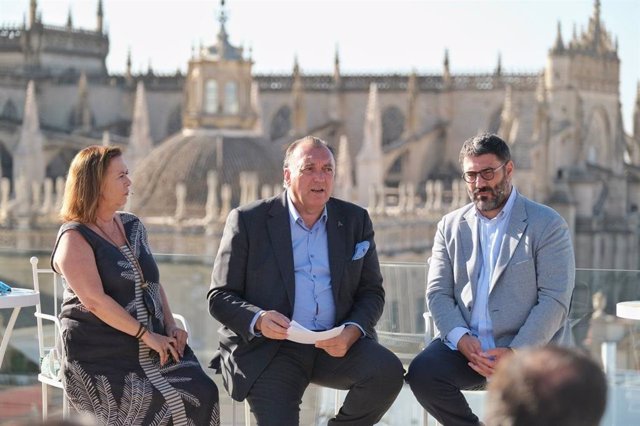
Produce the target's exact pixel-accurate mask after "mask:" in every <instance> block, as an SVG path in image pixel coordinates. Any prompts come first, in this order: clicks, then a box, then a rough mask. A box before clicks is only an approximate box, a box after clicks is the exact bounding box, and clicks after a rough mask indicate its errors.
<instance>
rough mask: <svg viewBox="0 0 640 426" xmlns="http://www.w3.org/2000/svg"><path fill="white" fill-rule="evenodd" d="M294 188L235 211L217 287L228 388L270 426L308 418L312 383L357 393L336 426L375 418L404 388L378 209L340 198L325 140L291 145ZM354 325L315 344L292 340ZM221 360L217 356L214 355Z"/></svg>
mask: <svg viewBox="0 0 640 426" xmlns="http://www.w3.org/2000/svg"><path fill="white" fill-rule="evenodd" d="M283 171H284V184H285V188H286V190H285V192H284V193H283V194H282V195H280V196H276V197H273V198H270V199H267V200H260V201H257V202H255V203H252V204H249V205H247V206H243V207H240V208H238V209H235V210H233V211H232V212H231V213H230V214H229V217H228V218H227V223H226V226H225V229H224V233H223V236H222V240H221V242H220V248H219V251H218V255H217V257H216V260H215V264H214V267H213V276H212V284H211V289H210V290H209V293H208V299H209V312H210V313H211V315H213V316H214V317H215V318H216V319H217V320H218V321H220V323H222V327H221V328H220V330H219V333H220V358H219V361H221V368H222V377H223V381H224V385H225V387H226V388H227V391H228V392H229V393H230V395H231V396H232V398H234V399H236V400H242V399H244V398H246V399H247V400H248V402H249V405H250V406H251V410H252V412H253V414H254V416H255V417H256V419H257V421H258V424H259V425H274V426H288V425H297V424H298V423H299V416H300V414H299V411H300V408H299V405H300V403H301V400H302V396H303V394H304V391H305V389H306V388H307V386H308V385H309V383H317V384H319V385H321V386H327V387H332V388H337V389H345V390H346V389H348V390H349V393H348V394H347V396H346V399H345V402H344V404H343V406H342V408H341V409H340V412H339V413H338V414H337V415H336V417H335V418H333V419H331V420H330V421H329V424H332V425H338V424H340V425H372V424H374V423H376V422H378V421H379V420H380V418H381V417H382V415H383V414H384V413H385V412H386V410H387V409H388V408H389V407H390V406H391V404H392V403H393V401H394V400H395V398H396V396H397V394H398V393H399V392H400V389H401V388H402V383H403V373H404V371H403V368H402V364H401V363H400V361H399V360H398V358H397V357H396V356H395V355H394V354H393V353H392V352H390V351H389V350H387V349H386V348H384V347H383V346H381V345H380V344H378V342H377V341H376V332H375V329H374V327H375V325H376V322H377V321H378V319H379V318H380V315H381V314H382V309H383V307H384V290H383V288H382V276H381V274H380V266H379V263H378V256H377V253H376V246H375V242H374V238H373V235H374V233H373V227H372V224H371V220H370V219H369V215H368V214H367V212H366V210H364V209H362V208H360V207H358V206H356V205H354V204H351V203H347V202H345V201H340V200H337V199H334V198H330V196H331V191H332V188H333V178H334V174H335V159H334V156H333V153H332V151H331V150H330V148H329V147H328V146H327V144H326V143H325V142H324V141H322V140H320V139H317V138H314V137H310V136H309V137H306V138H303V139H300V140H297V141H295V142H293V143H292V144H291V146H289V148H288V149H287V151H286V154H285V160H284V166H283ZM293 320H295V321H296V322H297V323H300V324H301V325H303V326H304V327H306V328H308V329H311V330H316V331H319V330H327V329H331V328H333V327H334V326H339V325H343V324H344V325H345V328H344V329H343V330H342V332H341V333H340V334H339V335H338V336H337V337H333V338H331V339H326V340H321V341H318V342H316V343H315V345H310V344H301V343H296V342H292V341H289V340H286V339H287V336H288V333H287V331H288V328H289V326H290V323H291V321H293ZM214 361H215V359H214Z"/></svg>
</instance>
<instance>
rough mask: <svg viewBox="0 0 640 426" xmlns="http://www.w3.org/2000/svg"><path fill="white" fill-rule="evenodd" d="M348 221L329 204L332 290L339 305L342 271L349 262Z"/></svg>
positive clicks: (328, 221)
mask: <svg viewBox="0 0 640 426" xmlns="http://www.w3.org/2000/svg"><path fill="white" fill-rule="evenodd" d="M346 232H347V229H346V219H345V218H344V215H343V214H342V212H341V211H340V210H339V209H338V208H336V206H335V203H333V202H331V199H329V202H328V203H327V244H328V246H329V269H330V271H331V290H332V291H333V300H334V301H335V303H336V304H337V303H338V294H339V292H338V290H339V289H340V285H341V284H342V271H343V270H344V264H345V262H346V261H347V257H348V253H347V248H346V247H345V244H346V237H345V234H346Z"/></svg>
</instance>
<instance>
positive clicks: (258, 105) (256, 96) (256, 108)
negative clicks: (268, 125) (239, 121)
mask: <svg viewBox="0 0 640 426" xmlns="http://www.w3.org/2000/svg"><path fill="white" fill-rule="evenodd" d="M251 111H253V112H254V113H255V114H256V117H257V118H256V122H255V124H254V126H253V130H254V131H255V132H256V134H259V135H262V134H263V132H264V127H263V125H262V120H263V113H262V102H261V101H260V86H259V85H258V82H257V81H254V82H252V83H251Z"/></svg>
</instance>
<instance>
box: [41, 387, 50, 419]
mask: <svg viewBox="0 0 640 426" xmlns="http://www.w3.org/2000/svg"><path fill="white" fill-rule="evenodd" d="M48 408H49V398H48V393H47V385H46V384H44V383H43V384H42V421H46V420H47V415H48V413H47V412H48Z"/></svg>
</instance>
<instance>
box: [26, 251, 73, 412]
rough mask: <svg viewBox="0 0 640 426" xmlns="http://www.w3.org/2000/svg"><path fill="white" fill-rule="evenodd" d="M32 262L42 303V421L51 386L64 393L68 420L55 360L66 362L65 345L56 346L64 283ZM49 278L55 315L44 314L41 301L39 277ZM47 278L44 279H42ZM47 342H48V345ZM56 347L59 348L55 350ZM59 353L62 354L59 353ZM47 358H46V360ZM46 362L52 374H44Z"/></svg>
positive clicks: (39, 312) (39, 317) (35, 260)
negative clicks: (46, 332) (46, 329)
mask: <svg viewBox="0 0 640 426" xmlns="http://www.w3.org/2000/svg"><path fill="white" fill-rule="evenodd" d="M29 261H30V262H31V271H32V273H33V288H34V290H36V291H37V292H39V293H40V301H39V302H38V304H37V305H36V313H35V317H36V325H37V328H38V354H39V359H40V364H41V365H40V369H41V371H40V373H39V374H38V381H39V382H40V383H42V419H43V420H46V418H47V414H48V408H49V407H48V405H49V404H48V402H49V392H48V390H49V389H48V388H49V386H52V387H54V388H58V389H60V390H62V391H63V393H62V417H63V418H67V417H68V416H69V401H68V399H67V395H66V394H65V393H64V387H63V385H62V376H61V375H60V374H55V371H54V368H53V367H54V365H53V364H54V361H55V360H54V359H53V358H55V357H56V355H57V357H58V358H59V360H62V359H64V356H65V354H64V347H63V345H56V343H58V342H60V341H61V337H62V334H61V331H60V330H61V329H60V320H59V319H58V309H59V306H60V302H61V300H60V299H61V294H62V280H61V277H60V275H58V274H56V273H55V272H54V271H53V270H52V269H50V268H38V258H37V257H35V256H34V257H32V258H31V259H29ZM41 275H48V279H49V280H50V282H51V286H52V291H53V315H52V314H45V313H43V312H42V307H41V302H42V290H41V289H40V276H41ZM43 278H44V277H43ZM44 321H48V322H49V323H50V324H49V325H47V326H45V323H44ZM45 327H47V328H49V329H50V328H51V327H53V329H54V334H53V338H49V337H48V336H47V338H45V333H44V329H45ZM45 340H46V342H45ZM56 346H57V347H56ZM58 350H60V351H61V352H62V353H58ZM45 357H46V358H45ZM45 362H49V363H50V364H49V366H48V367H49V370H50V372H49V374H45V373H44V372H43V371H42V367H43V366H44V363H45Z"/></svg>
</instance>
